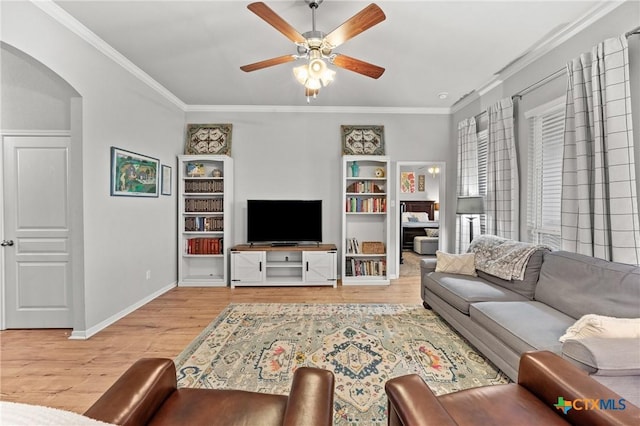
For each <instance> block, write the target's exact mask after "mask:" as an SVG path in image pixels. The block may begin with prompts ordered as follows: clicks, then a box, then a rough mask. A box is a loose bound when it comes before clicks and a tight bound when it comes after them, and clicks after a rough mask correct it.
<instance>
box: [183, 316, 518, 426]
mask: <svg viewBox="0 0 640 426" xmlns="http://www.w3.org/2000/svg"><path fill="white" fill-rule="evenodd" d="M175 363H176V367H177V370H178V386H179V387H193V388H211V389H243V390H250V391H257V392H267V393H274V394H288V393H289V386H290V384H291V378H292V373H293V372H294V371H295V370H296V369H297V368H299V367H301V366H311V367H320V368H325V369H328V370H331V371H333V373H334V374H335V379H336V386H335V395H334V424H336V425H386V419H387V398H386V395H385V392H384V384H385V382H386V381H387V380H389V379H390V378H393V377H397V376H401V375H404V374H408V373H417V374H419V375H420V376H422V378H424V379H425V381H426V382H427V383H428V385H429V387H430V388H431V389H432V390H433V391H434V392H435V393H436V394H438V395H440V394H443V393H449V392H453V391H456V390H459V389H466V388H471V387H477V386H483V385H489V384H498V383H508V382H509V379H508V378H507V377H506V376H505V375H504V374H503V373H501V372H500V371H498V370H497V369H496V368H495V367H494V366H493V365H492V364H491V363H489V362H488V361H487V360H486V359H485V358H484V357H483V356H482V355H480V354H479V353H477V352H476V351H475V350H474V349H473V348H472V347H471V346H470V345H469V344H468V343H467V342H466V341H465V340H464V339H462V338H461V337H460V336H459V335H458V334H457V333H456V332H455V331H453V330H452V329H451V328H450V327H449V326H448V325H447V324H446V322H444V321H443V320H442V319H441V318H440V317H439V316H437V315H436V314H434V313H433V312H432V311H429V310H426V309H424V308H423V307H422V306H421V305H387V304H329V305H323V304H231V305H229V306H228V307H227V308H226V309H225V310H224V311H223V312H222V313H221V314H220V316H219V317H218V318H216V319H215V320H214V321H213V322H212V323H211V324H210V325H209V326H207V328H205V330H204V331H203V332H202V333H201V334H200V336H198V338H196V339H195V340H194V341H193V342H192V343H191V344H190V345H189V347H188V348H186V349H185V350H184V351H183V352H182V353H181V354H180V355H179V356H178V357H177V358H176V360H175Z"/></svg>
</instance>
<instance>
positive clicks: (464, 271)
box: [436, 250, 478, 277]
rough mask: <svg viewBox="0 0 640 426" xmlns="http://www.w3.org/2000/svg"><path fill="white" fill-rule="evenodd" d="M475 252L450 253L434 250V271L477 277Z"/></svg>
mask: <svg viewBox="0 0 640 426" xmlns="http://www.w3.org/2000/svg"><path fill="white" fill-rule="evenodd" d="M475 258H476V256H475V254H473V253H464V254H450V253H445V252H443V251H440V250H436V272H447V273H449V274H461V275H471V276H473V277H477V276H478V275H477V274H476V263H475Z"/></svg>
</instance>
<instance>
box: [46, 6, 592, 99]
mask: <svg viewBox="0 0 640 426" xmlns="http://www.w3.org/2000/svg"><path fill="white" fill-rule="evenodd" d="M55 3H56V4H57V5H59V6H60V7H62V8H63V9H64V10H65V11H66V12H68V13H69V14H70V15H72V16H73V17H74V18H75V19H77V20H78V21H79V22H80V23H82V24H83V25H84V26H86V28H88V29H89V30H90V31H92V32H93V33H95V34H96V35H97V36H98V37H100V38H101V39H102V40H104V41H105V42H106V43H108V44H109V45H110V46H112V47H113V48H114V49H116V50H117V51H118V52H119V53H120V54H122V55H123V56H124V57H126V58H127V59H128V60H129V61H130V62H131V63H133V64H134V65H135V66H137V67H139V68H140V69H141V70H142V71H144V72H145V73H146V74H148V75H149V76H150V77H151V78H152V79H154V80H155V81H157V82H158V83H159V84H160V85H162V86H163V87H164V88H166V89H167V90H168V91H169V92H171V93H172V94H173V95H174V96H175V97H177V98H178V99H179V100H180V101H181V102H183V103H184V104H186V105H191V106H194V105H237V106H241V105H260V106H272V105H273V106H298V105H305V104H306V98H305V97H304V93H303V88H302V86H300V85H299V84H298V83H297V82H296V81H295V80H294V77H293V73H292V71H291V70H292V68H293V67H294V66H297V65H299V64H298V63H297V62H293V63H288V64H282V65H277V66H274V67H270V68H266V69H263V70H258V71H254V72H251V73H245V72H243V71H241V70H240V66H241V65H246V64H249V63H253V62H258V61H260V60H264V59H269V58H272V57H276V56H281V55H286V54H294V53H295V46H294V44H293V43H292V42H291V41H289V39H287V38H286V37H285V36H283V35H282V34H281V33H279V32H278V31H276V30H275V29H274V28H273V27H271V26H270V25H269V24H267V23H266V22H265V21H263V20H262V19H260V18H259V17H258V16H257V15H255V14H253V13H252V12H251V11H249V10H248V9H247V7H246V6H247V4H249V3H250V1H238V0H234V1H229V0H227V1H219V0H215V1H214V0H202V1H166V0H158V1H154V0H148V1H139V0H138V1H120V0H118V1H116V0H112V1H87V0H83V1H66V0H56V1H55ZM265 3H266V4H267V5H268V6H269V7H270V8H271V9H273V10H274V11H275V12H276V13H277V14H278V15H279V16H280V17H282V18H283V19H284V20H285V21H287V22H289V23H290V24H291V25H292V26H293V27H294V28H296V29H297V30H298V31H299V32H300V33H303V32H305V31H309V30H311V11H310V9H309V7H308V5H307V3H305V1H304V0H267V1H265ZM369 3H370V1H334V0H325V1H324V2H323V3H322V4H321V5H320V7H319V8H318V10H317V12H316V27H317V29H318V30H320V31H323V32H325V33H328V32H330V31H331V30H333V29H334V28H336V27H337V26H339V25H340V24H341V23H343V22H344V21H346V20H347V19H349V18H350V17H351V16H353V15H355V14H356V13H357V12H359V11H360V10H361V9H363V8H364V7H365V6H366V5H367V4H369ZM604 3H605V2H602V1H575V0H573V1H539V0H537V1H515V0H514V1H450V0H449V1H399V0H395V1H377V2H376V4H377V5H378V6H380V8H381V9H382V10H383V11H384V12H385V14H386V17H387V19H386V20H385V21H383V22H382V23H380V24H378V25H376V26H374V27H372V28H370V29H368V30H367V31H365V32H363V33H362V34H360V35H358V36H356V37H354V38H353V39H351V40H349V41H347V42H346V43H344V44H343V45H341V46H339V47H338V48H337V49H336V50H335V52H337V53H342V54H344V55H348V56H352V57H355V58H358V59H361V60H364V61H366V62H370V63H373V64H375V65H379V66H382V67H384V68H386V72H385V73H384V74H383V75H382V77H380V78H379V79H378V80H374V79H371V78H369V77H365V76H362V75H360V74H357V73H354V72H351V71H348V70H344V69H341V68H337V67H335V66H334V67H333V68H334V69H336V71H337V75H336V79H335V81H334V83H332V84H331V85H330V86H329V87H327V88H323V89H322V90H321V91H320V94H319V97H318V99H316V100H314V101H312V104H313V105H317V106H332V107H335V106H338V107H349V106H356V107H362V106H364V107H380V108H439V109H447V108H450V107H451V106H452V105H453V104H454V103H455V102H456V101H457V100H459V99H460V98H461V97H462V96H464V95H465V94H466V93H468V92H470V91H472V90H477V89H480V88H482V87H485V86H487V85H488V84H490V83H491V82H492V81H493V80H494V79H495V78H496V77H495V76H494V74H495V73H496V72H498V71H499V70H501V69H502V68H504V67H505V66H507V65H508V64H509V63H510V62H512V61H514V60H515V59H517V58H518V57H520V56H522V55H523V54H525V53H527V52H530V51H532V49H533V55H535V53H536V52H539V51H540V50H536V48H538V49H539V48H544V46H545V45H546V46H548V45H549V44H550V41H553V40H556V41H557V40H558V37H559V35H561V34H563V33H565V34H566V33H567V31H569V30H570V29H571V28H575V24H576V22H581V21H583V20H584V19H586V18H587V17H588V16H591V15H593V14H594V13H596V12H597V11H598V10H601V9H602V8H603V7H604ZM531 55H532V53H529V56H531ZM440 92H448V93H449V97H448V98H447V99H444V100H442V99H439V98H438V94H439V93H440Z"/></svg>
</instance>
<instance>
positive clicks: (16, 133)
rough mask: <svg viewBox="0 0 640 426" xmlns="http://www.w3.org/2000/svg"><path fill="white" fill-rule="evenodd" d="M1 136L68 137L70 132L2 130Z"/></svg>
mask: <svg viewBox="0 0 640 426" xmlns="http://www.w3.org/2000/svg"><path fill="white" fill-rule="evenodd" d="M0 136H38V137H45V136H46V137H67V136H71V131H70V130H32V129H0Z"/></svg>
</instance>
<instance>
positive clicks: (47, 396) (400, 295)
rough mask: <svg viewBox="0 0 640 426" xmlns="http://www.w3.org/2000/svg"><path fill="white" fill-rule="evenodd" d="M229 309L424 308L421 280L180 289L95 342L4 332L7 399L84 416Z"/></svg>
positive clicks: (0, 395) (48, 333)
mask: <svg viewBox="0 0 640 426" xmlns="http://www.w3.org/2000/svg"><path fill="white" fill-rule="evenodd" d="M229 303H406V304H421V303H422V299H421V298H420V278H419V276H406V277H401V278H399V279H397V280H392V282H391V285H389V286H344V287H343V286H341V285H338V287H337V288H332V287H249V288H247V287H245V288H235V289H231V288H185V287H180V288H174V289H172V290H170V291H169V292H167V293H165V294H164V295H162V296H160V297H158V298H156V299H155V300H153V301H151V302H149V303H148V304H146V305H145V306H143V307H141V308H140V309H138V310H136V311H135V312H133V313H131V314H129V315H127V316H126V317H125V318H123V319H121V320H119V321H117V322H116V323H114V324H113V325H111V326H109V327H107V328H106V329H104V330H102V331H100V332H99V333H97V334H96V335H94V336H92V337H91V338H90V339H88V340H69V339H68V337H69V334H70V332H71V330H61V329H53V330H7V331H2V332H0V348H1V352H0V357H1V358H0V399H1V400H4V401H15V402H23V403H29V404H40V405H46V406H50V407H55V408H61V409H66V410H71V411H75V412H78V413H83V412H84V411H85V410H86V409H87V408H89V406H90V405H91V404H93V402H95V401H96V400H97V399H98V397H99V396H100V395H101V394H102V393H103V392H104V391H105V390H106V389H107V388H108V387H109V386H111V384H112V383H113V382H114V381H115V380H116V379H117V378H118V377H119V376H120V375H121V374H122V373H123V372H124V370H126V369H127V368H128V367H129V366H130V365H131V364H132V363H133V362H135V361H136V360H137V359H139V358H143V357H166V358H171V359H174V358H175V357H176V356H177V355H178V354H179V353H180V352H182V350H183V349H184V348H185V347H186V346H187V345H188V344H189V343H190V342H191V341H192V340H193V339H194V338H195V337H196V336H197V335H198V334H199V333H200V332H201V331H202V329H203V328H204V327H205V326H207V325H208V324H209V323H210V322H211V321H212V320H213V319H215V318H216V316H218V314H220V312H221V311H222V310H223V309H224V308H225V307H226V306H227V305H228V304H229Z"/></svg>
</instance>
